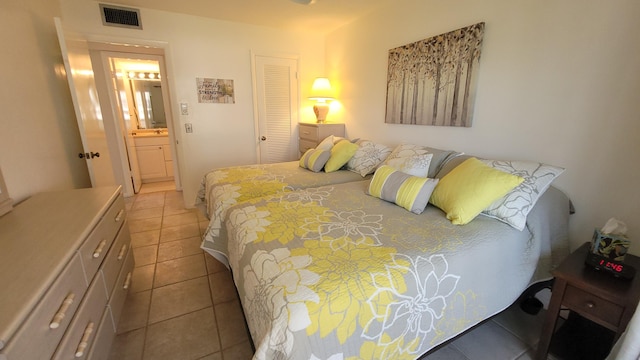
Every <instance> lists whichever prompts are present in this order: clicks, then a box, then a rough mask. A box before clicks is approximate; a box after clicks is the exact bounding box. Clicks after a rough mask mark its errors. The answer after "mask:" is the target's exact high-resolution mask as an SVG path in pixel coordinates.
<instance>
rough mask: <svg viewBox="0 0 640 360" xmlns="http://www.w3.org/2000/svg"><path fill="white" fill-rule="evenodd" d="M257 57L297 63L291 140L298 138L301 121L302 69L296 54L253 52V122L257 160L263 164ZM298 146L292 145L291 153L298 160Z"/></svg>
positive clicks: (293, 93)
mask: <svg viewBox="0 0 640 360" xmlns="http://www.w3.org/2000/svg"><path fill="white" fill-rule="evenodd" d="M257 57H269V58H277V59H286V60H293V61H295V63H296V69H295V70H296V72H295V84H296V88H295V89H292V90H294V91H292V92H291V96H293V97H295V98H294V99H293V101H292V102H291V124H290V127H291V138H292V139H297V138H298V122H299V121H300V77H299V76H298V72H299V71H298V69H299V68H300V57H299V56H298V55H295V54H282V53H257V52H254V51H251V83H252V92H253V120H254V128H255V130H254V131H255V141H256V143H255V144H256V158H257V162H258V163H262V161H261V149H260V143H261V140H260V137H261V134H260V109H259V107H260V106H261V105H262V104H260V103H259V101H258V77H257V68H256V58H257ZM297 149H298V145H297V144H291V149H290V153H291V156H293V157H295V158H297V153H298V150H297Z"/></svg>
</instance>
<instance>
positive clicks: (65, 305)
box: [49, 293, 76, 329]
mask: <svg viewBox="0 0 640 360" xmlns="http://www.w3.org/2000/svg"><path fill="white" fill-rule="evenodd" d="M75 297H76V294H74V293H70V294H69V295H67V297H65V298H64V301H62V305H60V309H58V312H57V313H56V314H55V315H54V316H53V320H51V322H50V323H49V329H57V328H58V327H59V326H60V323H61V322H62V320H63V319H64V317H65V316H67V310H69V306H71V304H73V300H74V299H75Z"/></svg>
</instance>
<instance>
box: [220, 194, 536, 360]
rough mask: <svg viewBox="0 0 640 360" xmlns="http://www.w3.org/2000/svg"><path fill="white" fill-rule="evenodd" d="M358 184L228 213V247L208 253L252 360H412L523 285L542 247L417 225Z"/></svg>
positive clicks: (429, 219) (505, 302) (478, 222)
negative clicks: (221, 275)
mask: <svg viewBox="0 0 640 360" xmlns="http://www.w3.org/2000/svg"><path fill="white" fill-rule="evenodd" d="M368 183H369V182H368V181H358V182H350V183H344V184H338V185H329V186H324V187H319V188H309V189H303V190H298V191H292V192H280V193H278V194H276V195H274V196H269V197H262V198H251V199H249V200H247V201H244V202H242V203H239V204H238V205H235V206H230V207H229V208H228V209H227V216H226V220H225V226H224V227H222V228H221V229H220V230H221V231H222V233H223V234H222V235H223V236H222V237H223V238H224V239H226V240H227V241H228V244H221V243H220V242H217V243H213V244H212V245H211V246H212V247H213V248H214V249H216V251H220V252H221V253H224V254H225V255H226V256H227V257H228V259H229V264H230V267H231V269H232V271H233V276H234V281H235V283H236V287H237V289H238V293H239V296H240V299H241V302H242V306H243V309H244V313H245V317H246V320H247V323H248V325H249V329H250V332H251V336H252V339H253V342H254V344H255V346H256V353H255V355H254V358H255V359H415V358H418V357H419V356H420V355H421V354H424V353H425V352H427V351H428V350H429V349H432V348H433V347H435V346H436V345H438V344H441V343H442V342H444V341H446V340H448V339H450V338H452V337H454V336H455V335H457V334H459V333H461V332H463V331H464V330H466V329H468V328H470V327H471V326H473V325H475V324H477V323H479V322H480V321H482V320H484V319H486V318H488V317H489V316H492V315H494V314H496V313H498V312H499V311H502V310H504V309H505V308H506V307H508V306H509V305H510V304H511V303H512V302H513V301H514V300H515V299H516V298H517V297H518V296H519V295H520V293H521V292H522V291H523V290H524V289H525V288H526V287H527V286H528V285H529V284H530V281H531V279H532V275H533V274H534V270H535V268H536V265H537V263H538V257H539V255H540V254H539V252H540V250H539V249H540V248H541V247H540V244H539V241H540V240H538V239H536V237H534V236H533V235H532V233H531V232H529V231H528V230H527V229H525V230H524V231H517V230H515V229H513V228H511V227H509V226H508V225H506V224H504V223H501V222H499V221H497V220H494V219H491V218H488V217H483V216H480V217H478V218H476V219H475V220H474V221H472V222H471V223H469V224H467V225H464V226H456V225H452V224H451V223H450V222H449V221H448V220H447V219H446V218H445V217H444V214H443V213H442V212H441V211H440V210H438V209H437V208H434V207H433V206H431V205H429V206H428V207H427V209H426V211H425V212H424V213H422V214H421V215H415V214H413V213H410V212H408V211H406V210H404V209H403V208H401V207H399V206H396V205H394V204H392V203H388V202H385V201H382V200H380V199H377V198H374V197H371V196H369V195H366V193H365V191H366V188H367V185H368ZM214 210H215V209H214Z"/></svg>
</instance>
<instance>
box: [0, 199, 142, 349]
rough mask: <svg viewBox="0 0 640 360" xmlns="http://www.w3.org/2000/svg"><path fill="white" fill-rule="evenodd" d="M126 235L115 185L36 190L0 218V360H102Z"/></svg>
mask: <svg viewBox="0 0 640 360" xmlns="http://www.w3.org/2000/svg"><path fill="white" fill-rule="evenodd" d="M130 242H131V239H130V235H129V229H128V226H127V224H126V213H125V207H124V200H123V198H122V195H121V192H120V188H119V187H117V188H116V187H100V188H92V189H78V190H68V191H59V192H47V193H41V194H36V195H34V196H33V197H31V198H29V199H28V200H26V201H24V202H23V203H21V204H19V205H18V206H16V207H15V208H14V209H13V210H12V211H11V212H9V213H8V214H6V215H4V216H2V217H0V286H1V288H0V289H1V293H2V295H1V296H0V360H14V359H17V360H31V359H38V360H40V359H50V358H52V359H106V358H107V357H108V356H109V350H110V347H111V343H112V341H113V339H114V337H115V331H116V328H117V325H118V319H119V317H120V314H121V311H122V306H123V304H124V300H125V296H126V294H127V290H128V288H129V286H130V282H131V272H132V271H133V265H134V264H133V253H132V251H131V250H130Z"/></svg>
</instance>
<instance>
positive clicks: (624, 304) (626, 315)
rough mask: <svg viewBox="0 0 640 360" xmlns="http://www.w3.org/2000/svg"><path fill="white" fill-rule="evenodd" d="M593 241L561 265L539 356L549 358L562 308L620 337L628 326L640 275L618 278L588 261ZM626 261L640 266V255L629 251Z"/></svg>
mask: <svg viewBox="0 0 640 360" xmlns="http://www.w3.org/2000/svg"><path fill="white" fill-rule="evenodd" d="M590 246H591V243H590V242H587V243H584V244H583V245H582V246H581V247H580V248H578V249H577V250H576V251H574V252H573V253H572V254H571V255H569V256H568V257H567V258H566V259H565V260H564V261H563V262H562V263H561V264H560V266H558V268H557V269H555V270H554V271H552V274H553V276H554V277H555V282H554V284H553V290H552V292H551V300H550V302H549V309H548V310H547V315H546V318H545V321H544V325H543V327H542V334H541V335H540V343H539V345H538V353H537V359H539V360H542V359H546V358H547V352H548V351H549V344H550V343H551V337H552V336H553V333H554V331H555V327H556V320H557V318H558V313H559V312H560V308H563V309H569V310H570V311H573V312H575V313H577V314H578V315H580V316H582V317H583V318H585V319H588V320H590V321H593V322H595V323H597V324H599V325H601V326H603V327H605V328H607V329H609V330H612V331H613V332H615V338H614V341H615V340H617V339H618V338H619V337H620V335H622V332H624V330H625V329H626V327H627V324H628V323H629V320H631V317H632V316H633V313H634V311H635V309H636V306H637V304H638V299H640V276H639V275H636V276H635V277H634V278H633V280H625V279H621V278H616V277H614V276H613V275H610V274H608V273H604V272H602V271H598V270H595V269H593V268H590V267H588V266H586V265H585V264H584V261H585V259H586V256H587V252H588V251H589V250H590ZM624 262H625V263H626V264H628V265H631V266H632V267H634V268H636V269H637V270H640V258H638V257H637V256H633V255H631V254H627V255H626V257H625V261H624Z"/></svg>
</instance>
